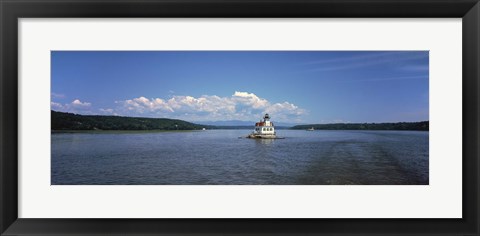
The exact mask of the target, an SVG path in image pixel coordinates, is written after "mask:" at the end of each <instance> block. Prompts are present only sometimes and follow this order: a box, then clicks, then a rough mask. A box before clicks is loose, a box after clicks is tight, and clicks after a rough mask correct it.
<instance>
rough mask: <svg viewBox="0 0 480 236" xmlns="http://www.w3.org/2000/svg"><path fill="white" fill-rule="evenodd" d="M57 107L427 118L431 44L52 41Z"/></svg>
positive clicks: (300, 117) (328, 118)
mask: <svg viewBox="0 0 480 236" xmlns="http://www.w3.org/2000/svg"><path fill="white" fill-rule="evenodd" d="M51 62H52V63H51V73H52V77H51V79H52V80H51V95H52V96H51V107H52V110H56V111H65V112H72V113H77V114H98V115H122V116H137V117H166V118H176V119H183V120H187V121H193V122H198V121H218V120H244V121H256V120H259V119H260V118H261V116H262V114H263V113H265V112H268V113H270V114H271V116H272V120H275V121H281V122H288V123H337V122H400V121H423V120H428V109H429V108H428V107H429V105H428V104H429V101H428V97H429V87H428V85H429V53H428V51H52V52H51Z"/></svg>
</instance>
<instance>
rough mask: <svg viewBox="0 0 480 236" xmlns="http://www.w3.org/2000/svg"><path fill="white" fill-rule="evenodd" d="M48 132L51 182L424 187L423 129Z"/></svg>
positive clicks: (426, 163)
mask: <svg viewBox="0 0 480 236" xmlns="http://www.w3.org/2000/svg"><path fill="white" fill-rule="evenodd" d="M249 132H250V130H207V131H189V132H95V133H92V132H85V133H52V136H51V140H52V158H51V184H52V185H99V184H100V185H132V184H134V185H259V184H261V185H345V184H347V185H399V184H400V185H412V184H413V185H425V184H428V183H429V155H428V150H429V144H428V132H421V131H323V130H321V131H320V130H319V131H304V130H277V135H278V136H282V137H285V139H276V140H263V139H262V140H256V139H246V138H239V137H242V136H243V137H244V136H246V135H247V134H248V133H249Z"/></svg>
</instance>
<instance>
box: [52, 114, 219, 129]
mask: <svg viewBox="0 0 480 236" xmlns="http://www.w3.org/2000/svg"><path fill="white" fill-rule="evenodd" d="M51 114H52V128H51V129H52V130H201V129H202V128H210V127H209V126H205V125H197V124H193V123H190V122H186V121H183V120H174V119H166V118H138V117H122V116H99V115H77V114H73V113H65V112H57V111H51Z"/></svg>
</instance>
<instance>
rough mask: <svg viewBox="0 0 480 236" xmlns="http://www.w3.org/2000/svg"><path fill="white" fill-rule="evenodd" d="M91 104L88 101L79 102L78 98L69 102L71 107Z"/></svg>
mask: <svg viewBox="0 0 480 236" xmlns="http://www.w3.org/2000/svg"><path fill="white" fill-rule="evenodd" d="M91 105H92V104H91V103H89V102H81V101H80V100H78V99H75V100H73V102H72V103H70V106H72V107H90V106H91Z"/></svg>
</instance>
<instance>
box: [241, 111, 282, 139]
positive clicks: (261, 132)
mask: <svg viewBox="0 0 480 236" xmlns="http://www.w3.org/2000/svg"><path fill="white" fill-rule="evenodd" d="M247 137H248V138H276V133H275V127H274V126H273V122H271V121H270V115H268V113H267V114H265V115H264V116H263V120H260V121H259V122H257V123H255V128H254V130H253V132H252V133H251V134H250V135H248V136H247Z"/></svg>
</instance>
